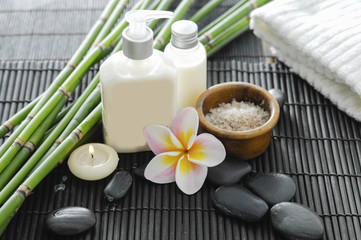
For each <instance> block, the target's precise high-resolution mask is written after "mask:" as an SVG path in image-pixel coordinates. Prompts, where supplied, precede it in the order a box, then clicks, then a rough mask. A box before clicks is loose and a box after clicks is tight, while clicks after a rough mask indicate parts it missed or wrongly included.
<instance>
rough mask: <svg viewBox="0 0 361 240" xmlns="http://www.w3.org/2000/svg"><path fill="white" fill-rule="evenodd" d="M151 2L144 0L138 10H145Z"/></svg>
mask: <svg viewBox="0 0 361 240" xmlns="http://www.w3.org/2000/svg"><path fill="white" fill-rule="evenodd" d="M151 2H152V0H144V1H143V3H142V6H141V7H140V9H147V8H148V7H149V5H150V4H151Z"/></svg>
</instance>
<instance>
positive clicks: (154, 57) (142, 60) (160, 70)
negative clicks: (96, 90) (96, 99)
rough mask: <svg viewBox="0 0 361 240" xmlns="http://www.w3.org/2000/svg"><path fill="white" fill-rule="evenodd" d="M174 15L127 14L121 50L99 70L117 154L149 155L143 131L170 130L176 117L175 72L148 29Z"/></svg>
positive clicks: (107, 130)
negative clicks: (147, 128)
mask: <svg viewBox="0 0 361 240" xmlns="http://www.w3.org/2000/svg"><path fill="white" fill-rule="evenodd" d="M171 16H172V12H167V11H152V10H133V11H129V12H128V13H127V14H126V16H125V17H126V20H127V21H128V22H129V27H127V28H126V29H124V31H123V38H122V39H123V50H122V51H120V52H118V53H116V54H113V55H112V56H110V57H109V58H108V59H107V60H106V61H104V63H103V64H102V65H101V66H100V83H101V89H102V91H101V93H102V94H101V96H102V104H103V127H104V139H105V142H106V143H107V144H108V145H110V146H112V147H113V148H114V149H116V151H117V152H119V153H120V152H139V151H145V150H148V147H147V144H146V140H145V137H144V133H143V129H144V127H145V126H147V125H153V124H159V125H166V126H170V124H171V121H172V119H173V118H174V116H175V115H176V112H177V105H176V101H177V89H176V88H177V75H176V69H175V67H174V64H173V63H172V61H171V60H169V59H168V58H167V57H166V56H165V55H164V53H162V52H160V51H158V50H155V49H153V32H152V30H151V29H150V28H148V27H147V26H146V22H148V21H151V20H154V19H157V18H169V17H171Z"/></svg>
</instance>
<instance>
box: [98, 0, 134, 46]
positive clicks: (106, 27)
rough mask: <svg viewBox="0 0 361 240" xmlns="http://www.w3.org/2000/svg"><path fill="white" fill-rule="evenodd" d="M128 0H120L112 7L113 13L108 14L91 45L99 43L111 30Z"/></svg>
mask: <svg viewBox="0 0 361 240" xmlns="http://www.w3.org/2000/svg"><path fill="white" fill-rule="evenodd" d="M128 3H129V0H122V1H120V2H119V3H118V4H117V6H116V7H115V8H114V11H113V13H112V14H111V15H110V17H109V18H108V20H107V21H106V22H105V24H104V27H103V28H102V29H101V30H100V32H99V34H98V36H97V37H96V38H95V40H94V42H93V44H92V47H95V46H96V45H97V44H99V43H100V42H101V41H102V40H103V39H104V38H105V37H106V36H107V35H108V34H109V33H110V31H111V30H112V28H113V27H114V25H115V23H116V22H117V21H118V19H119V18H120V16H121V15H122V14H123V12H124V10H125V9H126V7H127V5H128Z"/></svg>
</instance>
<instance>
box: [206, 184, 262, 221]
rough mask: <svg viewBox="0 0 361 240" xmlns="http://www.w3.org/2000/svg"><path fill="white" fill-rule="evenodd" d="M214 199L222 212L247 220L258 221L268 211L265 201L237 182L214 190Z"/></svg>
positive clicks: (214, 202) (215, 204)
mask: <svg viewBox="0 0 361 240" xmlns="http://www.w3.org/2000/svg"><path fill="white" fill-rule="evenodd" d="M212 201H213V204H214V206H215V207H216V208H217V209H218V210H219V211H221V212H222V213H224V214H226V215H229V216H232V217H237V218H240V219H241V220H243V221H246V222H257V221H259V220H261V219H262V217H263V216H264V215H265V214H266V213H267V211H268V205H267V203H266V202H265V201H263V200H262V199H261V198H259V197H257V196H256V195H254V194H253V193H251V192H250V191H249V190H247V189H246V188H244V187H242V186H240V185H236V184H233V185H223V186H220V187H219V188H218V189H217V190H216V191H215V192H214V194H213V198H212Z"/></svg>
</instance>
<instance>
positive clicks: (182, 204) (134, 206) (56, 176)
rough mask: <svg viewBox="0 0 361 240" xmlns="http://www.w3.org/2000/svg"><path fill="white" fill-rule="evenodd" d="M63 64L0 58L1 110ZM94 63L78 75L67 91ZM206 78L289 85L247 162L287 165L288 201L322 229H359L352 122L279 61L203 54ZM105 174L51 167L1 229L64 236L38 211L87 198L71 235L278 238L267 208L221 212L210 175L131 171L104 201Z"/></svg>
mask: <svg viewBox="0 0 361 240" xmlns="http://www.w3.org/2000/svg"><path fill="white" fill-rule="evenodd" d="M64 64H65V63H64V62H18V63H8V62H6V63H1V64H0V89H1V93H0V113H1V115H0V116H1V120H4V119H6V118H8V116H9V115H11V114H13V113H14V112H15V111H16V110H18V109H20V108H21V107H22V106H23V105H24V104H26V103H27V102H29V101H30V100H31V99H33V98H34V97H35V96H36V95H38V94H39V93H40V92H42V91H43V90H44V89H45V87H46V86H48V85H49V83H50V81H51V79H53V78H54V76H55V74H56V73H58V72H59V70H60V69H61V68H62V67H63V66H64ZM97 67H98V66H95V67H94V68H92V69H91V71H90V72H89V74H88V75H87V76H86V77H85V78H84V80H83V82H82V84H81V86H80V88H79V89H77V91H76V93H75V97H77V96H78V95H79V93H80V90H81V89H84V87H85V86H86V84H87V82H88V81H90V79H91V77H92V76H93V75H94V74H95V72H96V69H97ZM208 79H209V85H214V84H217V83H221V82H229V81H244V82H250V83H254V84H257V85H259V86H262V87H264V88H266V89H270V88H280V89H282V90H283V91H285V92H286V93H287V100H286V103H285V105H284V106H283V108H282V112H281V117H280V121H279V123H278V125H277V126H276V128H275V129H274V131H273V137H272V142H271V145H270V147H269V148H268V150H267V151H266V152H265V153H264V154H263V155H262V156H260V157H258V158H256V159H254V160H251V161H250V163H251V164H252V166H253V171H254V172H283V173H286V174H289V175H290V176H291V177H292V178H293V180H294V181H295V182H296V185H297V192H296V196H295V197H294V199H293V200H292V201H295V202H298V203H302V204H305V205H306V206H309V207H310V208H311V209H313V210H315V211H316V212H317V213H318V214H319V215H320V216H321V218H322V220H323V223H324V226H325V235H324V239H361V230H360V221H361V218H360V217H361V203H360V200H359V199H360V197H361V194H360V184H361V181H360V180H361V173H360V159H359V156H360V151H361V137H360V134H361V133H360V123H359V122H357V121H355V120H353V119H351V118H350V117H348V116H347V115H345V114H344V113H342V112H341V111H339V110H338V109H337V108H336V107H335V106H334V105H332V104H331V103H330V102H329V101H328V100H327V99H325V98H324V97H323V96H322V95H320V94H319V93H318V92H317V91H315V90H314V89H313V88H311V87H310V86H309V85H308V84H307V83H306V81H304V80H303V79H301V78H300V77H298V76H297V75H295V74H292V73H291V72H290V71H289V69H288V68H287V67H286V66H284V65H283V64H282V63H279V62H275V63H274V64H271V65H269V64H265V63H247V62H243V61H239V60H232V61H215V60H210V61H209V64H208ZM2 141H3V139H2V140H0V143H2ZM151 158H152V154H151V153H150V152H146V153H138V154H122V155H120V163H119V166H118V170H127V171H129V172H130V173H132V174H133V175H134V173H133V171H134V169H135V168H136V167H137V166H138V165H140V164H142V163H145V162H147V161H149V160H150V159H151ZM108 181H109V178H107V179H105V180H101V181H96V182H86V181H83V180H79V179H77V178H76V177H74V176H72V174H71V173H70V172H69V171H68V169H67V166H66V165H63V166H60V167H58V168H57V169H56V170H55V171H54V172H52V173H51V174H50V175H49V176H48V177H47V178H46V179H45V181H43V182H42V183H41V184H40V185H39V187H38V188H37V189H35V192H34V194H33V195H31V196H30V197H29V198H28V199H27V200H26V201H25V204H24V205H23V206H22V208H20V210H19V212H18V213H17V215H16V217H15V218H14V219H13V221H12V222H11V224H10V225H9V227H8V229H7V230H6V232H5V233H4V235H3V237H2V238H1V239H4V240H5V239H6V240H7V239H34V240H35V239H37V240H38V239H65V238H63V237H57V236H54V235H51V234H50V233H48V232H47V231H46V230H45V229H44V225H43V221H44V216H45V215H46V213H48V212H49V211H51V210H53V209H56V208H59V207H65V206H83V207H87V208H90V209H92V210H94V212H95V213H96V217H97V224H96V226H95V228H93V229H92V230H91V231H89V232H87V233H85V234H83V235H80V236H76V237H72V238H69V239H281V237H280V236H279V235H278V233H276V232H275V231H274V230H273V228H272V227H271V223H270V221H269V219H268V217H266V218H265V219H264V220H263V221H261V222H259V223H255V224H248V223H244V222H242V221H239V220H237V219H233V218H229V217H226V216H224V215H222V214H219V213H218V212H217V211H216V210H215V209H214V208H213V206H212V203H211V200H210V199H211V195H212V193H213V191H214V190H215V187H214V186H212V185H211V184H209V183H206V184H205V185H204V187H203V188H202V189H201V190H200V191H199V192H198V193H196V194H195V195H193V196H187V195H185V194H182V193H181V192H180V191H179V190H178V189H177V187H176V185H175V184H167V185H157V184H153V183H150V182H148V181H146V180H143V179H139V178H137V177H134V184H133V185H132V188H131V189H130V191H129V193H128V194H127V195H126V196H125V198H124V199H122V200H121V201H119V202H117V203H113V204H111V203H109V202H107V200H105V199H104V197H103V193H102V191H103V189H104V187H105V185H106V184H107V182H108ZM63 188H64V189H63Z"/></svg>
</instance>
